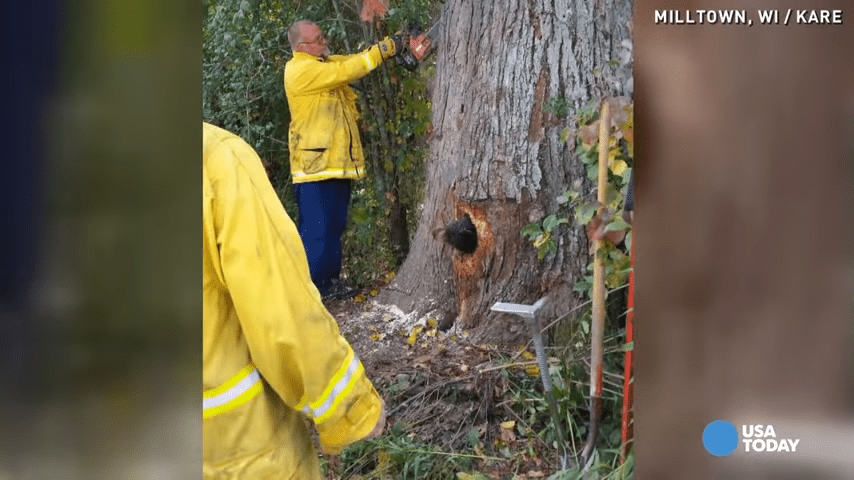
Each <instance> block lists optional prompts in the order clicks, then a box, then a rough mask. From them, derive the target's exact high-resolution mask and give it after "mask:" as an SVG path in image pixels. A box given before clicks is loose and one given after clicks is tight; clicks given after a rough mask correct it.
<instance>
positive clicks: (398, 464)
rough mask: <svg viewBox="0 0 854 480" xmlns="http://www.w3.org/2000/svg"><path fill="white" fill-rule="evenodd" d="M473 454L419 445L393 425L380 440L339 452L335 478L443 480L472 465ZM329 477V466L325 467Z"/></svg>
mask: <svg viewBox="0 0 854 480" xmlns="http://www.w3.org/2000/svg"><path fill="white" fill-rule="evenodd" d="M474 458H475V456H473V455H467V454H459V453H448V452H443V451H441V450H438V449H436V448H435V447H432V446H430V445H425V444H422V443H420V442H418V441H416V440H415V439H413V437H412V435H411V434H407V433H406V428H405V426H404V425H403V424H402V423H400V422H398V423H395V424H394V425H393V426H392V427H391V428H390V429H389V430H388V431H387V432H386V433H385V434H383V435H382V436H381V437H379V438H376V439H373V440H367V441H363V442H358V443H356V444H353V445H351V446H349V447H347V448H345V449H344V451H343V452H341V458H340V460H341V461H340V467H339V469H338V471H335V474H336V475H335V478H356V477H358V478H363V479H366V480H367V479H377V480H380V479H386V478H394V479H400V480H408V479H411V480H422V479H424V480H431V479H436V480H444V479H447V478H456V472H459V471H462V470H468V469H470V468H471V466H472V461H473V459H474ZM323 468H324V474H325V475H326V476H328V473H329V472H328V471H329V469H330V466H329V464H324V465H323Z"/></svg>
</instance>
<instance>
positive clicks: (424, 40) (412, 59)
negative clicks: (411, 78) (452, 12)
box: [395, 18, 442, 72]
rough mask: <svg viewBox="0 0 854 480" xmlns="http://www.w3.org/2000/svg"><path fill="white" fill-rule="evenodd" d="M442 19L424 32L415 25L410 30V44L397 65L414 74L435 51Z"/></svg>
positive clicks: (400, 56)
mask: <svg viewBox="0 0 854 480" xmlns="http://www.w3.org/2000/svg"><path fill="white" fill-rule="evenodd" d="M441 20H442V19H441V18H439V20H438V21H437V22H436V23H434V24H433V26H432V27H430V29H429V30H427V31H426V32H424V31H423V30H422V29H421V27H420V26H418V25H415V26H412V27H410V29H409V43H408V44H407V45H406V46H405V47H404V50H403V53H402V54H401V55H398V56H396V57H395V58H396V59H397V63H399V64H401V65H403V68H405V69H407V70H409V71H410V72H414V71H415V70H416V69H418V66H419V65H421V62H423V61H424V59H425V58H427V55H429V54H430V52H432V51H433V47H434V45H435V39H436V36H437V35H438V33H439V29H438V28H437V27H439V25H441Z"/></svg>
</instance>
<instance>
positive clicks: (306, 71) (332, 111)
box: [285, 45, 383, 183]
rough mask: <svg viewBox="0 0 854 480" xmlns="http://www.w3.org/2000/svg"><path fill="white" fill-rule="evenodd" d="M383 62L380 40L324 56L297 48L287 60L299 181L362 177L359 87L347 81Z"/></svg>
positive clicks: (292, 152)
mask: <svg viewBox="0 0 854 480" xmlns="http://www.w3.org/2000/svg"><path fill="white" fill-rule="evenodd" d="M382 62H383V57H382V55H381V54H380V49H379V47H377V46H376V45H374V46H372V47H371V48H368V49H367V50H364V51H362V52H360V53H355V54H352V55H330V56H329V58H328V59H326V60H325V61H324V60H323V59H322V58H319V57H315V56H313V55H310V54H308V53H303V52H294V56H293V58H292V59H291V60H289V61H288V63H287V64H286V65H285V94H286V95H287V99H288V106H289V108H290V111H291V124H290V128H289V130H288V147H289V149H290V159H291V177H292V179H293V182H294V183H302V182H315V181H318V180H326V179H329V178H363V177H364V176H365V157H364V153H363V152H362V141H361V139H360V138H359V127H358V125H357V123H356V121H357V120H358V118H359V112H358V110H356V98H357V97H356V93H355V92H354V91H353V89H352V88H350V87H349V86H348V84H349V83H350V82H352V81H354V80H358V79H360V78H362V77H364V76H365V75H367V74H368V73H369V72H370V71H371V70H373V69H375V68H377V67H378V66H379V65H380V64H381V63H382Z"/></svg>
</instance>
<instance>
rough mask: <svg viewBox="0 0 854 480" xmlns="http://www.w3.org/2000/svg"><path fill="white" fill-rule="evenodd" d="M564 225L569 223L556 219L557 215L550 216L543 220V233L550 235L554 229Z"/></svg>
mask: <svg viewBox="0 0 854 480" xmlns="http://www.w3.org/2000/svg"><path fill="white" fill-rule="evenodd" d="M564 223H569V220H567V219H565V218H558V216H557V215H555V214H551V215H549V216H547V217H546V218H545V219H544V220H543V231H545V232H548V233H551V232H553V231H554V229H555V228H557V227H558V226H559V225H562V224H564Z"/></svg>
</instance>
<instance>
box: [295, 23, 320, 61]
mask: <svg viewBox="0 0 854 480" xmlns="http://www.w3.org/2000/svg"><path fill="white" fill-rule="evenodd" d="M288 43H290V44H291V50H293V51H294V52H303V53H308V54H309V55H314V56H315V57H322V58H326V57H328V56H329V41H328V40H327V39H326V36H325V35H324V34H323V32H322V31H321V30H320V27H318V26H317V24H316V23H314V22H312V21H311V20H297V21H295V22H294V23H293V24H291V26H290V27H289V28H288Z"/></svg>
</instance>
